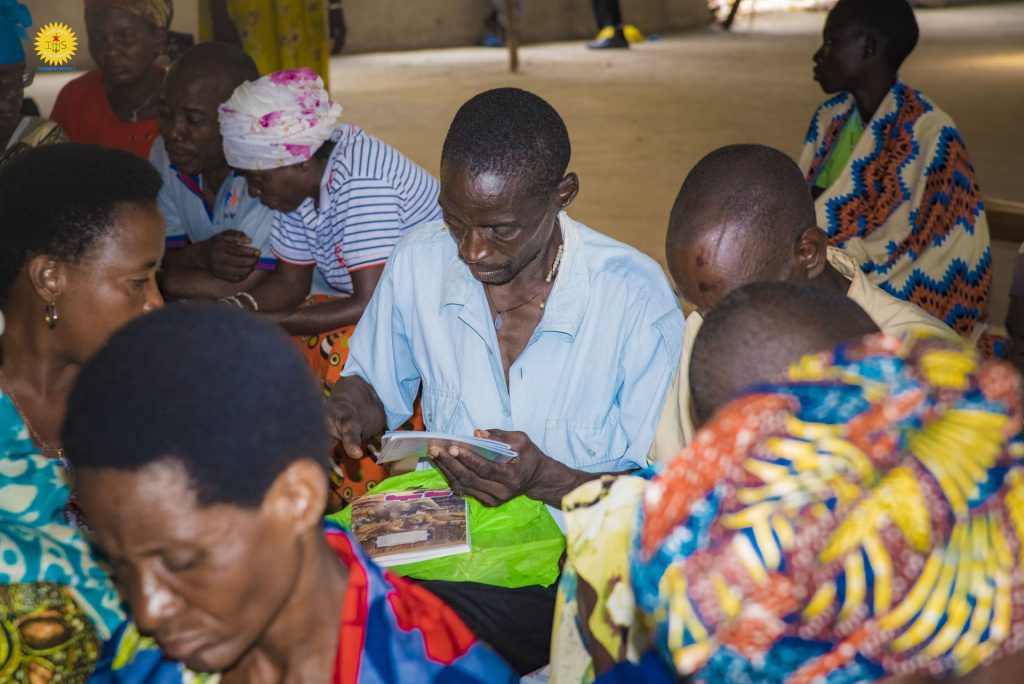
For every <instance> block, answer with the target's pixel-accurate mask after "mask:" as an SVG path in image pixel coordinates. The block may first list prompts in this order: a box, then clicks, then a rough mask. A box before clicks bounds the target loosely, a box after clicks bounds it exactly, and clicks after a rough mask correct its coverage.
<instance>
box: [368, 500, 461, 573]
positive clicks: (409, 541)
mask: <svg viewBox="0 0 1024 684" xmlns="http://www.w3.org/2000/svg"><path fill="white" fill-rule="evenodd" d="M352 532H353V533H354V534H355V536H356V539H358V540H359V544H360V545H361V546H362V547H363V549H364V550H365V551H366V553H367V555H369V556H370V558H372V559H373V560H374V562H376V563H377V565H380V566H381V567H389V566H392V565H403V564H406V563H415V562H417V561H422V560H428V559H431V558H442V557H444V556H453V555H455V554H459V553H467V552H469V550H470V539H469V507H468V505H467V504H466V499H465V498H464V497H461V496H456V495H455V494H452V491H451V490H450V489H418V490H407V491H403V492H388V493H384V494H372V493H371V494H365V495H363V496H361V497H359V498H357V499H356V500H355V501H353V502H352Z"/></svg>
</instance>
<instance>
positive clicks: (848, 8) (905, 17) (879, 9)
mask: <svg viewBox="0 0 1024 684" xmlns="http://www.w3.org/2000/svg"><path fill="white" fill-rule="evenodd" d="M832 12H833V13H838V12H842V13H843V14H842V16H843V18H844V19H846V20H847V21H853V22H854V23H855V24H856V25H858V26H859V27H860V28H861V29H863V30H864V31H865V32H866V33H868V34H870V35H873V36H875V37H876V38H878V39H879V41H880V42H882V43H883V44H884V52H883V56H884V57H885V64H886V66H888V67H889V69H891V70H892V71H893V72H894V73H895V72H896V71H899V68H900V67H901V66H902V65H903V62H904V61H905V60H906V59H907V57H909V56H910V53H911V52H913V51H914V48H915V47H916V46H917V40H918V38H919V37H920V31H919V29H918V27H917V18H916V17H915V16H914V10H913V8H912V7H911V6H910V3H909V2H907V0H839V2H837V3H836V4H835V7H833V8H832Z"/></svg>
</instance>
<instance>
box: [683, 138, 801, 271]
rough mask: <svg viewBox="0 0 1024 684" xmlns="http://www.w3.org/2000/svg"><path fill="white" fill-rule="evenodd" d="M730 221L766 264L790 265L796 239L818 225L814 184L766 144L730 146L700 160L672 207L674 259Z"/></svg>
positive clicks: (730, 224) (790, 160) (783, 155)
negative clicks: (684, 249)
mask: <svg viewBox="0 0 1024 684" xmlns="http://www.w3.org/2000/svg"><path fill="white" fill-rule="evenodd" d="M726 225H727V226H729V227H730V228H732V229H735V230H739V231H743V232H744V234H745V235H746V236H748V238H749V240H750V241H751V244H752V245H754V246H757V247H758V251H759V253H761V254H762V255H763V257H764V260H765V261H766V262H767V263H770V264H776V263H777V264H778V265H780V266H781V265H782V264H783V263H785V261H786V260H787V259H788V258H789V256H790V252H791V250H792V248H793V245H794V244H795V243H796V240H797V238H798V237H799V236H800V235H801V234H802V233H803V232H804V231H805V230H807V229H808V228H811V227H813V226H815V225H817V217H816V215H815V211H814V200H813V199H812V197H811V189H810V186H809V185H808V183H807V181H806V180H805V179H804V176H803V174H802V173H801V172H800V168H799V167H798V166H797V165H796V163H795V162H794V161H793V160H792V159H790V158H789V157H787V156H786V155H785V154H783V153H782V152H779V151H778V150H776V149H773V148H771V147H766V146H764V145H726V146H725V147H720V148H718V149H717V150H715V151H713V152H711V153H710V154H708V155H706V156H705V157H704V158H703V159H701V160H700V161H699V162H697V164H696V165H695V166H694V167H693V169H691V170H690V173H689V174H688V175H687V176H686V180H685V181H684V182H683V186H682V187H681V188H680V189H679V194H678V195H677V196H676V201H675V204H674V205H673V206H672V214H671V216H670V218H669V228H668V236H667V238H666V248H667V251H668V253H669V255H670V256H669V258H671V255H672V253H673V252H675V251H676V250H679V249H682V248H685V247H688V246H690V245H692V244H694V243H695V242H696V241H697V240H698V239H699V238H700V237H702V236H703V235H705V234H706V233H707V232H708V231H710V230H711V229H713V228H716V227H720V226H726Z"/></svg>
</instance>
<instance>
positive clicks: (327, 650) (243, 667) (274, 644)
mask: <svg viewBox="0 0 1024 684" xmlns="http://www.w3.org/2000/svg"><path fill="white" fill-rule="evenodd" d="M305 546H306V549H307V553H303V554H302V556H303V557H302V558H301V559H300V564H299V567H300V571H299V572H300V575H299V577H298V579H297V581H296V583H295V587H294V589H293V590H292V593H291V596H289V597H288V600H287V602H286V603H285V605H284V607H283V608H282V609H281V611H280V612H279V613H278V614H277V616H276V617H275V618H274V621H273V623H272V624H271V625H270V627H269V628H268V629H267V631H266V633H265V634H264V635H263V637H262V638H261V639H260V641H259V642H258V643H257V644H256V646H255V647H254V648H253V650H252V652H251V653H250V654H249V655H248V656H246V657H245V658H244V659H243V660H242V662H241V663H239V665H238V667H236V668H235V671H234V672H232V673H228V675H227V676H226V677H225V681H228V682H231V681H246V682H257V683H260V684H262V683H263V682H266V683H267V684H271V683H274V684H277V683H281V684H293V683H294V684H304V683H306V682H312V683H318V682H329V681H330V679H331V674H332V673H333V671H334V663H335V661H336V659H337V653H338V639H339V638H340V626H341V611H342V606H343V605H344V601H345V594H346V590H347V587H348V570H347V568H345V567H344V566H343V565H342V564H341V562H340V561H339V560H338V556H337V554H336V553H335V552H334V550H333V549H331V547H330V546H329V545H328V544H327V541H326V539H324V537H323V534H322V533H320V532H317V533H316V535H315V536H312V537H310V538H309V539H308V540H307V542H306V545H305Z"/></svg>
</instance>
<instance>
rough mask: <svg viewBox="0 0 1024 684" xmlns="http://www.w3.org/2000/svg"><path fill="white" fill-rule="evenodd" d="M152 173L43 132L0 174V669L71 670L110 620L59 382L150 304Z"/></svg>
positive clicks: (66, 388) (81, 675)
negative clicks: (65, 432) (69, 463)
mask: <svg viewBox="0 0 1024 684" xmlns="http://www.w3.org/2000/svg"><path fill="white" fill-rule="evenodd" d="M159 188H160V178H159V176H158V175H157V173H156V172H155V171H154V170H153V169H152V168H151V167H150V166H149V164H148V163H147V162H146V161H145V160H143V159H140V158H137V157H135V156H133V155H131V154H129V153H127V152H122V151H118V150H111V149H106V148H101V147H96V146H92V145H77V144H66V145H52V146H47V147H41V148H37V149H34V150H31V151H29V152H27V153H26V154H25V155H23V156H22V157H20V158H19V159H17V160H16V161H14V162H13V163H12V164H11V165H10V166H8V167H7V168H6V169H5V170H4V172H3V174H2V175H0V216H3V217H4V221H3V222H2V223H0V244H2V245H3V249H2V250H0V310H2V316H3V320H4V321H5V323H6V325H5V326H3V335H2V337H0V481H2V483H3V485H2V487H0V681H3V682H17V683H21V682H36V681H51V680H54V681H63V682H69V683H70V682H83V681H85V678H86V677H87V676H88V675H89V673H90V672H91V670H92V667H93V663H94V661H95V659H96V657H97V655H98V652H99V648H100V646H101V644H102V642H103V641H105V640H106V639H108V638H109V637H110V636H111V634H112V633H113V631H114V630H115V629H116V628H117V627H118V625H119V624H120V623H121V622H122V621H123V619H124V614H123V612H122V610H121V607H120V600H119V598H118V595H117V591H116V590H115V588H114V586H113V584H112V583H111V581H110V579H109V578H108V576H107V573H106V571H105V570H104V569H103V567H102V566H101V565H100V564H99V563H98V561H97V559H96V557H95V555H94V553H93V551H92V549H91V547H90V546H89V543H88V541H87V539H86V538H85V537H84V536H83V534H82V532H81V531H80V530H79V529H78V528H77V527H76V526H74V525H72V524H70V522H69V519H68V511H69V506H68V498H69V497H68V495H69V478H68V474H67V471H66V469H65V467H64V465H63V458H62V457H63V451H62V449H61V446H60V442H59V439H58V436H59V429H60V424H61V422H62V421H63V417H64V409H65V404H66V401H67V396H68V393H69V392H70V389H71V385H72V384H73V383H74V381H75V379H76V377H77V376H78V371H79V369H80V367H81V365H82V363H84V362H85V360H86V359H88V358H89V357H90V356H92V354H93V353H95V351H96V350H97V349H98V348H99V347H100V346H101V345H102V344H103V343H104V342H105V341H106V339H107V338H108V337H109V336H110V335H111V334H112V333H113V332H114V331H115V330H116V329H117V328H119V327H120V326H121V325H123V324H124V323H126V322H127V321H129V320H131V319H132V318H134V317H136V316H138V315H139V314H142V313H144V312H146V311H149V310H150V309H154V308H157V307H159V306H160V305H161V303H162V300H161V298H160V294H159V292H158V291H157V289H156V284H155V281H154V273H155V271H156V269H157V267H158V266H159V263H160V260H161V258H162V257H163V242H164V228H163V219H162V218H161V217H160V213H159V210H158V209H157V206H156V196H157V192H158V190H159Z"/></svg>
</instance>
